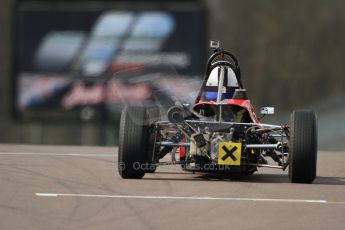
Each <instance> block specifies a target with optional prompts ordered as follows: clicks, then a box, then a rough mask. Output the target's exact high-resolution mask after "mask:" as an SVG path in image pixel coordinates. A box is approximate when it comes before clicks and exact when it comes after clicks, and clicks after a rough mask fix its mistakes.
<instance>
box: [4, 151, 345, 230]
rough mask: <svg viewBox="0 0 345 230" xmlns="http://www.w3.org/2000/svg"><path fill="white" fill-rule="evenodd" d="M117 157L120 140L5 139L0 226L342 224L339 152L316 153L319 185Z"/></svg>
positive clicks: (269, 174) (275, 173)
mask: <svg viewBox="0 0 345 230" xmlns="http://www.w3.org/2000/svg"><path fill="white" fill-rule="evenodd" d="M116 162H117V149H116V148H115V147H114V148H109V147H67V146H60V147H59V146H32V145H0V229H322V230H324V229H345V167H344V165H345V153H342V152H319V156H318V178H317V179H316V180H315V182H314V183H313V184H291V183H289V181H288V177H287V172H282V171H280V170H276V169H261V170H260V171H259V172H258V173H256V174H254V175H252V176H235V177H229V176H215V175H205V174H192V173H187V172H183V171H181V170H180V169H179V167H177V166H164V167H160V168H158V170H157V172H156V173H155V174H146V175H145V177H144V179H142V180H123V179H121V178H120V177H119V175H118V173H117V169H116Z"/></svg>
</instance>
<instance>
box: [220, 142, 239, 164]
mask: <svg viewBox="0 0 345 230" xmlns="http://www.w3.org/2000/svg"><path fill="white" fill-rule="evenodd" d="M241 149H242V144H241V143H237V142H219V143H218V164H220V165H241V152H242V150H241Z"/></svg>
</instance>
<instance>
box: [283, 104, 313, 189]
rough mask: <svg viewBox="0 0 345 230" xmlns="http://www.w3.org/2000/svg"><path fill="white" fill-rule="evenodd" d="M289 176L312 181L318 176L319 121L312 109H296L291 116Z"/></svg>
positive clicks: (292, 180) (303, 180)
mask: <svg viewBox="0 0 345 230" xmlns="http://www.w3.org/2000/svg"><path fill="white" fill-rule="evenodd" d="M290 122H291V124H290V146H289V152H290V153H289V178H290V181H291V182H293V183H312V182H313V180H314V179H315V177H316V163H317V121H316V114H315V113H314V112H313V111H311V110H296V111H294V112H293V113H292V114H291V117H290Z"/></svg>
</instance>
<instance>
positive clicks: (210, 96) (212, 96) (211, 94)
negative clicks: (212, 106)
mask: <svg viewBox="0 0 345 230" xmlns="http://www.w3.org/2000/svg"><path fill="white" fill-rule="evenodd" d="M225 74H226V76H225V78H224V91H225V92H224V93H222V100H224V99H231V98H232V96H233V92H227V91H228V90H226V89H229V88H238V82H237V78H236V75H235V72H234V71H233V70H232V69H231V68H227V69H226V71H225ZM219 77H220V67H216V68H214V69H213V70H212V71H211V73H210V76H209V77H208V80H207V82H206V88H213V89H214V90H212V91H206V92H205V94H204V100H205V101H216V100H217V93H218V84H219V83H218V82H219Z"/></svg>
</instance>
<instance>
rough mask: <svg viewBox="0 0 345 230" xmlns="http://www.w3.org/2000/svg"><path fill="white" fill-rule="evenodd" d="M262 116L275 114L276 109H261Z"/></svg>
mask: <svg viewBox="0 0 345 230" xmlns="http://www.w3.org/2000/svg"><path fill="white" fill-rule="evenodd" d="M260 114H262V115H269V114H274V107H261V109H260Z"/></svg>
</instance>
